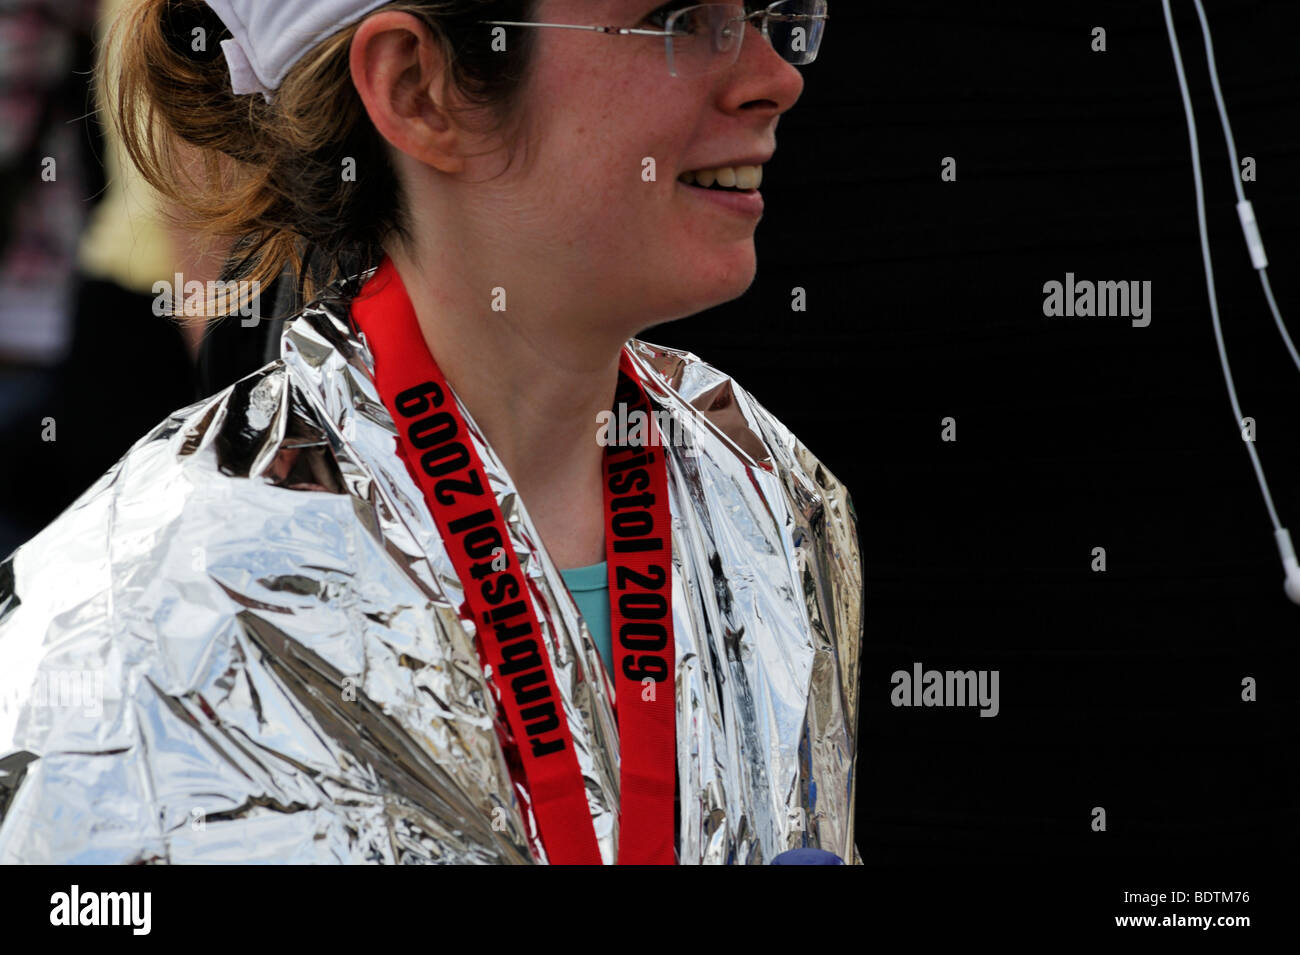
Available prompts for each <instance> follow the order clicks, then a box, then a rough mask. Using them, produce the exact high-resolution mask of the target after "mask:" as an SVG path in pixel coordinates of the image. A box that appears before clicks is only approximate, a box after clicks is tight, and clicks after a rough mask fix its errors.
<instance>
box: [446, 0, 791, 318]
mask: <svg viewBox="0 0 1300 955" xmlns="http://www.w3.org/2000/svg"><path fill="white" fill-rule="evenodd" d="M660 5H661V4H659V3H657V2H656V0H541V2H540V3H539V4H538V5H537V10H536V15H535V16H534V18H533V19H534V20H536V21H541V22H547V23H572V24H598V25H616V26H623V27H640V28H644V29H658V30H662V29H663V18H660V19H659V20H658V21H657V22H646V17H647V16H648V15H649V14H650V13H652V12H653V11H655V10H656V9H657V8H658V7H659V6H660ZM686 5H688V4H685V3H683V4H676V5H672V6H674V7H681V6H686ZM745 30H746V36H745V39H744V42H743V44H742V46H741V51H740V56H739V58H738V60H737V61H736V63H735V64H734V65H733V66H731V67H729V68H727V69H724V70H722V71H720V72H715V73H710V74H705V75H702V76H692V77H685V78H678V77H673V76H672V75H671V74H670V73H669V70H668V62H667V58H666V56H665V42H664V40H663V39H662V38H658V37H648V36H622V35H613V36H611V35H605V34H600V33H595V32H589V31H585V30H561V29H538V30H536V33H537V34H538V35H537V36H534V37H533V38H532V39H533V41H534V42H535V43H536V46H535V55H534V60H533V70H532V73H531V75H530V78H529V82H528V84H527V86H526V87H525V89H524V90H523V102H522V104H521V108H522V110H523V116H524V117H525V124H526V125H525V126H524V127H523V129H522V131H521V136H522V137H523V139H522V142H521V144H520V148H519V154H520V155H519V157H518V159H517V161H516V164H515V166H513V167H511V168H510V169H509V170H507V171H506V172H505V173H504V174H503V175H502V176H501V178H500V179H499V180H497V181H496V182H495V183H493V184H492V187H491V189H490V191H489V192H488V194H487V196H482V195H480V197H479V198H480V199H483V198H487V199H488V201H489V203H490V204H491V206H493V207H495V208H488V209H483V208H479V209H478V213H479V214H480V215H483V216H486V217H487V219H488V220H489V221H490V222H492V223H494V224H495V225H496V228H498V229H499V230H501V231H502V232H503V233H505V234H504V235H502V236H501V238H502V240H503V241H506V242H508V243H509V244H510V246H511V247H512V248H513V249H514V251H515V253H516V257H515V258H514V259H513V260H512V261H516V262H527V263H528V265H527V267H528V268H529V269H530V270H533V271H535V272H536V273H537V275H536V276H534V277H538V278H539V277H541V276H543V275H544V276H550V277H553V281H555V282H557V283H565V285H566V286H567V287H568V288H569V289H570V290H573V291H577V292H578V293H579V295H578V298H579V300H580V302H581V306H580V307H579V311H580V312H581V313H583V314H582V315H580V316H577V315H575V316H574V318H575V319H577V320H578V321H579V322H582V321H590V322H603V323H605V324H606V327H608V323H609V322H610V320H611V316H613V315H616V316H618V319H619V320H620V324H626V325H627V326H628V328H629V329H631V331H630V332H629V334H635V333H636V332H637V331H640V330H642V329H644V328H647V327H649V326H650V325H653V324H657V323H658V322H662V321H667V320H671V319H674V318H680V317H683V316H685V315H690V314H693V313H695V312H698V311H701V310H703V309H706V308H709V307H711V306H714V305H717V304H719V303H721V302H725V301H728V300H730V299H733V298H735V297H737V296H739V295H741V294H742V293H743V292H744V291H745V290H746V289H747V288H748V287H749V286H750V284H751V283H752V282H753V279H754V274H755V251H754V231H755V227H756V226H757V224H758V221H759V216H760V212H759V211H758V210H757V209H755V208H745V205H746V203H745V202H737V201H736V199H737V198H738V197H737V196H736V195H735V194H733V193H720V192H716V191H712V192H711V191H706V190H704V189H701V188H698V187H693V186H688V185H686V184H684V183H682V182H680V181H679V177H680V176H681V175H682V174H683V173H685V172H688V171H695V170H704V169H715V168H719V167H733V166H761V165H762V164H763V163H764V162H765V161H766V160H768V159H770V157H771V155H772V153H773V151H774V150H775V148H776V125H777V120H778V119H779V117H780V115H781V114H782V113H783V112H785V111H786V110H788V109H789V108H790V107H791V106H793V105H794V104H795V101H796V100H798V98H799V96H800V94H801V93H802V91H803V79H802V77H801V76H800V74H799V71H798V70H797V69H796V68H795V67H794V66H791V65H790V64H789V63H787V62H785V61H784V60H783V59H782V58H781V57H780V56H779V55H778V54H777V53H776V51H775V50H773V49H772V47H771V45H770V43H768V41H766V40H765V39H764V38H763V36H762V34H761V31H760V29H759V27H758V25H757V24H756V23H754V22H752V21H751V23H750V24H748V25H746V27H745ZM650 160H653V173H654V178H653V181H647V180H648V179H649V178H650V173H649V171H648V170H649V169H650V164H649V161H650ZM484 161H485V162H486V163H487V165H485V166H483V167H481V168H482V171H483V172H485V173H487V174H489V175H490V174H491V173H492V172H493V171H500V169H499V166H500V164H501V160H500V159H499V158H498V159H497V160H496V163H497V168H496V169H494V168H493V164H492V160H484ZM470 172H471V174H472V173H473V170H472V169H471V170H470ZM470 178H474V177H473V175H471V177H470ZM742 185H743V183H742ZM729 200H730V201H729ZM748 204H749V205H751V206H759V207H761V199H760V200H758V201H753V200H751V201H750V203H748ZM503 284H508V283H503Z"/></svg>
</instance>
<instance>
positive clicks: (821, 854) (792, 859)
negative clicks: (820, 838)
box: [770, 849, 844, 865]
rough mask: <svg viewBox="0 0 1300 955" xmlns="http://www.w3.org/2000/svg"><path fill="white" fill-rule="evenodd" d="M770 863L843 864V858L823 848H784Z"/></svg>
mask: <svg viewBox="0 0 1300 955" xmlns="http://www.w3.org/2000/svg"><path fill="white" fill-rule="evenodd" d="M770 865H844V860H843V859H841V858H840V857H839V856H837V855H836V854H835V853H833V852H827V851H826V850H825V849H786V850H785V852H782V853H781V854H780V855H779V856H777V857H776V858H775V859H773V860H772V861H771V863H770Z"/></svg>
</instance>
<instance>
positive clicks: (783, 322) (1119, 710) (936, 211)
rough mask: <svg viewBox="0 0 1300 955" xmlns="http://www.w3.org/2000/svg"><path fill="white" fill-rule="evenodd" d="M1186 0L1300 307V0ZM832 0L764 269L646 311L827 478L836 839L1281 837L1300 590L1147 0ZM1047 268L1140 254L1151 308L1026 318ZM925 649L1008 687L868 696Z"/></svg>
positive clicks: (1230, 293) (1236, 267) (1244, 282)
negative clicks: (832, 564)
mask: <svg viewBox="0 0 1300 955" xmlns="http://www.w3.org/2000/svg"><path fill="white" fill-rule="evenodd" d="M1205 5H1206V8H1207V14H1208V18H1209V22H1210V25H1211V28H1212V31H1213V38H1214V41H1215V52H1216V55H1217V61H1218V67H1219V71H1220V77H1221V82H1222V84H1223V89H1224V96H1225V98H1226V100H1227V105H1228V109H1229V115H1230V119H1231V121H1232V124H1233V132H1234V134H1235V136H1236V140H1237V145H1238V149H1239V152H1240V154H1241V155H1242V156H1250V157H1253V158H1254V159H1255V160H1256V162H1257V177H1258V178H1257V181H1256V182H1248V183H1245V184H1244V188H1245V190H1246V195H1247V197H1248V198H1250V199H1251V200H1252V201H1253V203H1254V204H1255V210H1256V214H1257V216H1258V219H1259V223H1260V228H1261V230H1262V232H1263V235H1264V239H1265V242H1266V245H1267V248H1268V253H1269V257H1270V262H1271V268H1270V278H1271V281H1272V284H1273V288H1274V291H1275V293H1276V296H1277V299H1278V303H1279V305H1280V307H1281V310H1282V315H1283V317H1284V318H1285V319H1288V320H1289V321H1290V323H1291V327H1292V328H1293V329H1294V331H1295V334H1296V335H1297V336H1300V274H1298V271H1300V270H1297V268H1296V263H1297V260H1298V258H1300V228H1298V227H1297V216H1298V215H1300V56H1297V52H1296V51H1297V49H1298V48H1300V4H1296V3H1295V2H1293V0H1205ZM833 6H834V9H833V11H832V17H833V19H832V21H831V23H830V25H829V30H828V33H827V38H826V41H825V44H824V47H823V53H822V57H821V58H820V59H819V61H818V62H817V63H815V64H813V65H811V66H809V67H807V68H806V76H807V80H808V86H807V90H806V93H805V96H804V100H803V101H802V102H801V103H800V105H799V106H798V107H796V109H795V110H794V111H792V112H791V113H790V114H788V115H787V116H786V117H785V118H783V120H782V123H781V126H780V129H779V131H778V136H779V141H780V148H779V151H778V154H777V158H776V159H775V161H774V162H773V163H772V164H771V165H770V166H769V167H768V175H767V177H766V181H765V184H764V187H763V190H764V193H765V195H766V197H767V199H768V213H767V215H766V217H765V219H764V222H763V223H762V224H761V225H760V231H759V250H760V257H761V262H760V277H759V279H758V281H757V282H756V284H755V285H754V287H753V288H752V289H751V290H750V292H749V293H748V294H747V295H746V296H745V297H744V298H742V299H740V300H738V301H736V302H734V303H730V304H728V305H727V306H725V307H722V308H718V309H716V310H713V311H711V312H708V313H706V314H704V315H700V316H697V317H695V318H692V319H690V320H687V321H682V322H674V323H672V324H669V325H664V326H660V327H659V328H657V329H654V330H653V331H651V332H649V333H647V334H646V335H645V336H644V337H645V338H647V339H649V340H651V341H657V342H662V343H664V344H670V345H673V346H676V347H683V348H687V349H690V350H691V351H694V352H695V353H696V354H698V355H700V356H701V357H702V358H704V359H706V360H708V361H711V362H713V363H714V364H717V365H718V366H719V367H721V368H723V369H724V370H726V371H727V372H729V373H731V374H733V375H734V376H735V377H736V379H737V380H738V381H739V382H740V383H741V384H742V385H744V386H745V387H746V388H747V389H748V390H750V391H751V392H752V393H754V394H755V396H756V397H757V398H758V399H759V400H760V401H761V402H762V403H763V404H765V405H766V406H767V407H768V408H769V409H771V410H772V411H773V412H774V413H776V414H777V415H778V416H779V417H780V418H782V420H783V421H785V422H786V424H787V425H789V426H790V427H791V429H792V430H793V431H794V432H795V433H796V434H797V435H799V436H800V437H801V438H802V439H803V441H804V442H805V443H806V444H807V445H808V446H809V447H810V448H811V449H812V450H813V451H814V452H815V453H817V454H818V455H819V456H820V457H821V458H822V460H823V461H824V463H825V464H826V465H827V466H828V467H829V468H830V469H831V470H832V471H833V472H834V473H835V474H836V475H837V476H838V477H839V478H841V479H843V480H844V481H845V482H846V483H847V485H848V486H849V488H850V490H851V491H852V494H853V497H854V501H855V505H856V509H857V514H858V518H859V521H860V532H861V544H862V557H863V566H864V573H865V577H866V604H865V607H866V635H865V657H864V663H863V678H862V716H861V726H860V733H861V736H860V754H859V759H860V766H859V771H858V787H859V790H858V820H857V825H858V833H859V836H858V838H859V845H860V848H861V851H862V853H863V856H864V858H865V859H866V860H867V861H869V862H876V863H890V862H897V861H923V862H948V863H977V862H980V861H1001V862H1019V861H1028V862H1043V863H1046V864H1050V865H1053V866H1056V865H1059V864H1060V863H1061V862H1062V861H1071V860H1077V861H1083V860H1099V859H1117V860H1129V861H1132V860H1140V859H1145V860H1162V861H1171V860H1178V859H1201V860H1219V859H1222V860H1236V861H1238V862H1240V861H1248V860H1260V859H1264V858H1275V859H1279V860H1280V859H1287V858H1290V857H1291V856H1292V855H1293V854H1294V852H1295V850H1296V848H1297V842H1298V840H1297V820H1298V818H1300V814H1298V813H1297V788H1298V787H1297V771H1296V768H1295V767H1296V752H1297V706H1296V700H1297V691H1296V688H1295V683H1294V679H1295V676H1296V674H1297V666H1296V664H1297V650H1296V647H1297V644H1298V643H1300V607H1297V606H1294V605H1292V604H1291V603H1290V602H1289V601H1288V600H1287V599H1286V598H1285V596H1284V594H1283V592H1282V588H1281V584H1282V570H1281V566H1280V563H1279V561H1278V558H1277V553H1276V549H1275V546H1274V542H1273V536H1272V525H1271V523H1270V521H1269V519H1268V515H1267V511H1266V509H1265V507H1264V504H1263V501H1262V497H1261V495H1260V492H1259V489H1258V485H1257V483H1256V479H1255V476H1254V472H1253V470H1252V468H1251V464H1250V459H1249V457H1248V454H1247V451H1246V448H1245V446H1244V444H1243V442H1242V440H1241V438H1240V435H1239V432H1238V429H1237V425H1236V424H1235V420H1234V416H1233V413H1232V408H1231V405H1230V403H1229V401H1228V397H1227V391H1226V388H1225V385H1224V380H1223V375H1222V372H1221V370H1220V367H1219V361H1218V354H1217V350H1216V345H1215V338H1214V333H1213V326H1212V323H1211V318H1210V311H1209V305H1208V299H1207V294H1206V283H1205V279H1204V273H1203V269H1202V265H1201V253H1200V240H1199V237H1198V233H1197V224H1196V203H1195V192H1194V187H1193V179H1192V167H1191V154H1190V151H1189V142H1188V135H1187V128H1186V124H1185V119H1184V112H1183V106H1182V100H1181V97H1180V95H1179V88H1178V80H1177V75H1176V73H1175V70H1174V64H1173V58H1172V54H1171V51H1170V47H1169V41H1168V34H1167V31H1166V26H1165V21H1164V15H1163V12H1162V8H1161V4H1160V2H1159V0H1141V2H1139V0H1124V2H1118V0H1114V2H1106V0H1092V2H1078V0H1052V2H1051V3H1044V2H1041V0H999V2H998V3H996V4H972V3H969V2H961V0H889V2H871V3H858V2H850V0H840V2H837V3H835V4H834V5H833ZM1173 6H1174V14H1175V22H1176V23H1177V25H1178V28H1179V38H1180V41H1181V43H1182V49H1183V58H1184V62H1185V63H1186V66H1187V70H1188V75H1189V83H1190V86H1191V90H1192V94H1193V97H1194V101H1195V109H1196V120H1197V124H1198V128H1199V132H1200V143H1201V151H1202V165H1203V169H1204V174H1205V178H1206V190H1207V205H1208V216H1209V228H1210V235H1211V249H1212V252H1213V254H1214V267H1215V278H1216V281H1217V285H1218V292H1219V306H1220V310H1221V315H1222V318H1223V322H1224V328H1225V330H1224V335H1225V339H1226V342H1227V345H1228V349H1229V352H1228V354H1229V360H1230V362H1231V367H1232V371H1233V374H1234V377H1235V381H1236V384H1237V387H1238V391H1239V396H1240V399H1241V402H1242V406H1243V414H1245V415H1249V416H1251V417H1253V418H1255V420H1256V422H1257V427H1258V435H1257V442H1256V448H1257V450H1258V452H1259V454H1260V456H1261V458H1262V460H1263V463H1264V467H1265V469H1266V474H1267V475H1268V477H1269V479H1270V480H1271V482H1272V485H1271V487H1272V491H1273V494H1274V497H1275V503H1276V506H1277V508H1278V510H1279V514H1280V517H1281V520H1282V523H1283V525H1284V526H1285V525H1286V524H1287V522H1288V520H1289V521H1291V522H1293V525H1292V526H1293V527H1294V528H1295V530H1296V533H1297V535H1298V536H1300V484H1298V482H1297V481H1296V476H1297V474H1300V455H1298V454H1297V450H1298V448H1300V373H1297V370H1296V368H1295V366H1294V364H1293V363H1292V361H1291V359H1290V357H1289V355H1288V354H1287V352H1286V351H1285V349H1284V347H1283V346H1282V343H1281V339H1280V337H1279V335H1278V333H1277V330H1276V328H1275V325H1274V322H1273V319H1272V318H1271V316H1270V314H1269V312H1268V309H1267V304H1266V301H1265V299H1264V296H1263V293H1262V291H1261V287H1260V283H1259V280H1258V278H1257V275H1256V273H1255V272H1254V270H1253V269H1252V268H1251V266H1250V261H1249V258H1248V256H1247V253H1246V251H1245V246H1244V243H1243V241H1242V238H1241V233H1240V230H1239V227H1238V225H1237V219H1236V214H1235V210H1234V205H1235V196H1234V194H1233V191H1232V180H1231V178H1230V177H1231V176H1232V175H1233V174H1234V173H1233V170H1232V169H1231V167H1230V163H1229V160H1228V158H1227V151H1226V147H1225V144H1224V139H1223V134H1222V129H1221V126H1220V121H1219V118H1218V114H1217V111H1216V110H1215V108H1214V102H1213V98H1212V94H1211V88H1210V81H1209V74H1208V70H1207V67H1206V59H1205V54H1204V48H1203V43H1202V37H1201V32H1200V28H1199V25H1198V20H1197V18H1196V14H1195V7H1194V6H1193V4H1192V2H1191V0H1174V4H1173ZM1098 26H1100V27H1104V28H1105V30H1106V31H1107V37H1106V39H1107V50H1106V52H1093V51H1092V49H1091V44H1092V30H1093V28H1094V27H1098ZM945 156H952V157H955V158H956V160H957V175H958V178H957V181H956V182H944V181H941V178H940V163H941V160H942V159H943V157H945ZM1067 272H1074V273H1075V275H1076V276H1077V278H1078V279H1090V280H1094V281H1100V280H1149V281H1151V282H1152V295H1151V323H1150V325H1149V326H1148V327H1146V328H1137V327H1133V326H1132V325H1131V323H1130V321H1129V320H1128V319H1124V318H1098V317H1094V318H1047V317H1045V316H1044V314H1043V298H1044V293H1043V285H1044V283H1046V282H1048V281H1051V280H1057V281H1064V279H1065V274H1066V273H1067ZM795 286H802V287H804V288H806V289H807V290H808V296H809V310H808V312H807V313H806V314H794V313H792V312H791V309H790V301H791V294H790V290H791V289H792V288H793V287H795ZM946 416H952V417H953V418H954V419H956V425H957V439H958V440H957V441H956V442H955V443H954V442H949V443H945V442H944V441H942V440H941V421H942V419H943V418H945V417H946ZM1094 547H1104V548H1105V550H1106V556H1107V564H1108V567H1107V570H1106V571H1105V572H1104V573H1097V572H1094V571H1093V570H1092V569H1091V563H1092V560H1093V556H1092V550H1093V548H1094ZM918 661H919V662H921V663H923V664H924V666H925V667H926V668H937V669H947V668H953V669H958V668H959V669H968V668H974V669H997V670H999V671H1000V703H1001V711H1000V713H999V715H998V716H997V717H995V718H991V719H990V718H980V717H979V716H978V715H977V712H976V711H975V710H959V709H950V708H895V707H893V706H892V705H891V703H890V693H891V690H892V684H891V679H890V677H891V674H892V673H893V672H894V671H895V670H910V669H911V667H912V664H913V663H914V662H918ZM1246 677H1253V678H1254V679H1255V680H1256V681H1257V683H1258V691H1257V692H1258V700H1257V701H1256V702H1243V700H1242V698H1241V697H1242V680H1243V679H1244V678H1246ZM1098 806H1100V807H1104V809H1105V810H1106V823H1107V828H1106V831H1105V832H1095V831H1093V829H1092V821H1093V816H1092V810H1093V808H1094V807H1098Z"/></svg>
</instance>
